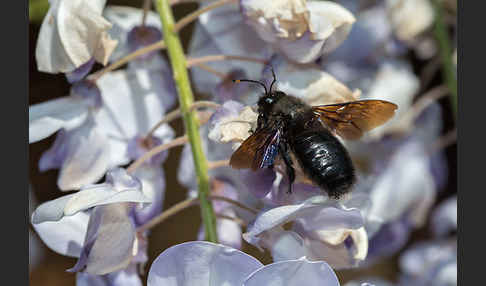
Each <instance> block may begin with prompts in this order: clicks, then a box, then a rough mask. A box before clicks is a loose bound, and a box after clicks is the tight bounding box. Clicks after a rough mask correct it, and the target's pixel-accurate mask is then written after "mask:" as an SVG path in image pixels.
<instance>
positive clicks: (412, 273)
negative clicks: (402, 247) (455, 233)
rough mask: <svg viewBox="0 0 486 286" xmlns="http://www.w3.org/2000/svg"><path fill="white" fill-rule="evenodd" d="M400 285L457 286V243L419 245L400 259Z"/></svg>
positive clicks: (431, 242)
mask: <svg viewBox="0 0 486 286" xmlns="http://www.w3.org/2000/svg"><path fill="white" fill-rule="evenodd" d="M399 263H400V269H401V271H402V275H401V277H400V285H417V286H425V285H431V286H441V285H457V241H456V240H455V239H450V240H443V241H427V242H422V243H417V244H415V245H413V246H412V247H411V248H410V249H408V250H407V251H406V252H405V253H404V254H403V255H402V256H401V257H400V261H399Z"/></svg>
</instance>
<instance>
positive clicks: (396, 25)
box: [386, 0, 434, 41]
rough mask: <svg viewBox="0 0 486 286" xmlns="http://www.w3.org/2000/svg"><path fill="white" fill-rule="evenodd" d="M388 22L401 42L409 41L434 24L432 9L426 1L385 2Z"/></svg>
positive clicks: (390, 0)
mask: <svg viewBox="0 0 486 286" xmlns="http://www.w3.org/2000/svg"><path fill="white" fill-rule="evenodd" d="M386 7H387V10H388V13H389V14H390V18H391V19H390V20H391V23H392V26H393V29H394V30H395V33H396V34H397V36H398V38H399V39H400V40H402V41H410V40H412V39H413V38H414V37H416V36H417V35H419V34H420V33H422V32H423V31H425V30H426V29H428V28H429V27H430V26H431V25H432V23H433V22H434V8H433V6H432V4H431V3H430V2H429V1H426V0H406V1H404V0H387V1H386Z"/></svg>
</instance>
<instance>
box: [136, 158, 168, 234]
mask: <svg viewBox="0 0 486 286" xmlns="http://www.w3.org/2000/svg"><path fill="white" fill-rule="evenodd" d="M134 175H135V176H136V177H137V178H138V179H139V180H140V182H141V183H142V192H143V194H144V195H145V196H146V197H147V198H148V199H150V200H151V201H152V203H151V204H150V205H148V206H145V207H137V208H136V210H135V222H136V224H137V225H142V224H144V223H146V222H147V221H148V220H150V219H151V218H153V217H154V216H156V215H158V214H160V213H161V212H162V207H163V205H164V196H165V184H166V183H165V174H164V170H163V169H162V168H160V167H149V166H141V167H140V168H138V169H137V170H136V171H135V173H134Z"/></svg>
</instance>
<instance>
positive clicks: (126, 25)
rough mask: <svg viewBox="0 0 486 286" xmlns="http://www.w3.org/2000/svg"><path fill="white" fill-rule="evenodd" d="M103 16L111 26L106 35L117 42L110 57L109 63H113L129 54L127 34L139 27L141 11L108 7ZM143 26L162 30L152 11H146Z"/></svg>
mask: <svg viewBox="0 0 486 286" xmlns="http://www.w3.org/2000/svg"><path fill="white" fill-rule="evenodd" d="M103 16H104V17H106V19H108V21H110V22H111V23H112V24H113V27H112V28H111V29H110V30H109V31H108V33H109V34H110V36H111V37H112V38H113V39H116V40H118V45H117V47H116V49H115V51H114V52H113V54H112V55H111V57H110V62H114V61H116V60H119V59H120V58H121V57H123V56H126V55H127V54H128V53H129V44H128V40H127V38H128V33H129V31H130V30H132V29H133V28H134V27H136V26H139V25H140V23H141V21H142V17H143V10H142V9H139V8H134V7H129V6H114V5H109V6H107V7H106V8H105V9H104V10H103ZM145 24H146V25H147V26H150V27H155V28H157V29H159V30H160V29H162V25H161V24H160V17H159V15H158V14H157V13H155V12H154V11H148V13H147V18H146V19H145Z"/></svg>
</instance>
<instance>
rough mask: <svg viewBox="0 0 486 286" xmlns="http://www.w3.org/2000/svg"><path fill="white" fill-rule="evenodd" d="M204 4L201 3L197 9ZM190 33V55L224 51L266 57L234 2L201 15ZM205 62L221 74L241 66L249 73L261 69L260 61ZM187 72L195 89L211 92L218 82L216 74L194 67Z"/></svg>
mask: <svg viewBox="0 0 486 286" xmlns="http://www.w3.org/2000/svg"><path fill="white" fill-rule="evenodd" d="M205 5H207V4H206V3H202V4H201V8H202V7H204V6H205ZM193 35H194V37H192V39H191V42H190V44H189V55H190V57H194V58H195V57H200V56H207V55H218V54H227V55H245V56H248V57H253V58H263V59H265V58H268V56H269V49H268V47H267V45H266V44H265V42H263V41H262V40H260V39H259V38H258V36H257V35H256V34H255V33H254V32H253V30H252V29H251V28H250V27H249V26H248V25H246V24H245V23H244V21H243V17H242V16H241V13H240V11H239V7H238V5H234V4H230V5H225V6H223V7H220V8H218V9H215V10H211V11H209V12H207V13H204V14H202V15H201V16H200V17H199V21H198V23H197V24H196V27H195V31H194V34H193ZM249 35H250V37H249ZM207 65H208V66H209V67H211V68H213V69H215V70H217V71H218V72H221V73H230V72H232V71H233V70H235V69H241V70H243V71H244V72H245V73H246V74H247V75H250V76H251V75H256V74H259V73H260V72H261V70H262V64H260V63H253V62H241V61H238V62H236V61H230V62H212V63H208V64H207ZM191 75H192V78H193V80H194V82H196V83H197V85H196V86H197V89H198V91H199V92H205V93H213V92H214V89H215V88H216V86H217V85H218V84H219V83H220V81H221V79H220V78H219V77H217V76H215V75H213V74H211V73H208V72H207V71H205V70H202V69H199V68H197V67H195V68H193V69H191Z"/></svg>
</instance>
